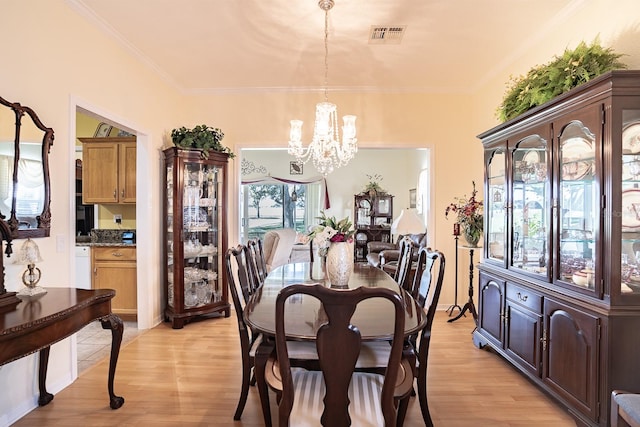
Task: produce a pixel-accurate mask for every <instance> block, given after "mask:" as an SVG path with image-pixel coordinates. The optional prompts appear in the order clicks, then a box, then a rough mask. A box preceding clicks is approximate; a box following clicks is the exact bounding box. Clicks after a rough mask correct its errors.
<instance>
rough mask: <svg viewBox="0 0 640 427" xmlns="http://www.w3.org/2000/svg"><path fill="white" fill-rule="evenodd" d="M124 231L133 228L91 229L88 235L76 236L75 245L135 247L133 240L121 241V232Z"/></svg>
mask: <svg viewBox="0 0 640 427" xmlns="http://www.w3.org/2000/svg"><path fill="white" fill-rule="evenodd" d="M126 231H133V232H134V233H135V230H121V229H119V230H110V229H107V230H100V229H94V230H91V233H90V235H89V236H77V237H76V246H89V247H94V246H114V247H135V246H136V244H135V240H134V241H130V240H129V241H123V240H122V233H123V232H126Z"/></svg>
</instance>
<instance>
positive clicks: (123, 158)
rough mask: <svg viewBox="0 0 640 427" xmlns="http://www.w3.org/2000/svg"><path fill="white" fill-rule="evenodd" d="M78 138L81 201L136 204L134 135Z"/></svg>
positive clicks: (86, 202)
mask: <svg viewBox="0 0 640 427" xmlns="http://www.w3.org/2000/svg"><path fill="white" fill-rule="evenodd" d="M79 139H80V141H81V142H82V203H84V204H114V203H115V204H118V203H135V202H136V139H135V137H117V138H79Z"/></svg>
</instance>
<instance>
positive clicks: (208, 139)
mask: <svg viewBox="0 0 640 427" xmlns="http://www.w3.org/2000/svg"><path fill="white" fill-rule="evenodd" d="M223 138H224V133H223V132H222V131H221V130H220V129H219V128H214V127H211V126H207V125H198V126H196V127H194V128H193V129H187V128H186V127H184V126H182V127H180V128H177V129H173V130H172V131H171V140H172V141H173V144H174V145H175V146H176V147H180V148H186V149H197V150H200V151H201V153H202V157H204V158H208V157H209V150H213V151H218V152H220V153H226V154H228V155H229V158H234V157H235V154H234V153H233V152H232V151H231V149H230V148H229V147H225V146H224V145H222V144H220V141H222V139H223Z"/></svg>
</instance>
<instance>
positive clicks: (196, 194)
mask: <svg viewBox="0 0 640 427" xmlns="http://www.w3.org/2000/svg"><path fill="white" fill-rule="evenodd" d="M228 159H229V155H228V154H226V153H219V152H216V151H209V152H208V156H206V158H205V157H204V156H203V155H202V153H201V151H199V150H184V149H180V148H177V147H172V148H168V149H166V150H164V178H165V180H164V182H165V191H164V198H163V199H164V201H163V205H164V208H163V212H164V215H163V218H164V219H163V224H164V235H163V241H162V242H163V247H164V256H163V281H164V294H165V297H166V307H165V311H164V313H165V320H168V321H171V323H172V327H173V328H174V329H181V328H182V327H184V324H185V323H186V322H188V321H190V320H193V319H196V318H199V317H204V316H209V315H217V314H220V313H223V314H224V316H225V317H228V316H229V315H230V309H231V306H230V305H229V297H228V289H227V277H226V275H225V274H224V269H223V264H222V263H223V260H224V255H225V252H226V251H227V211H226V209H227V205H226V199H227V189H226V181H227V164H228Z"/></svg>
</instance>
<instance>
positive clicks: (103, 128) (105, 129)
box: [93, 122, 113, 138]
mask: <svg viewBox="0 0 640 427" xmlns="http://www.w3.org/2000/svg"><path fill="white" fill-rule="evenodd" d="M112 128H113V126H111V125H110V124H108V123H104V122H101V123H100V124H99V125H98V127H97V128H96V133H95V134H94V135H93V137H94V138H106V137H107V136H109V134H110V133H111V129H112Z"/></svg>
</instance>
